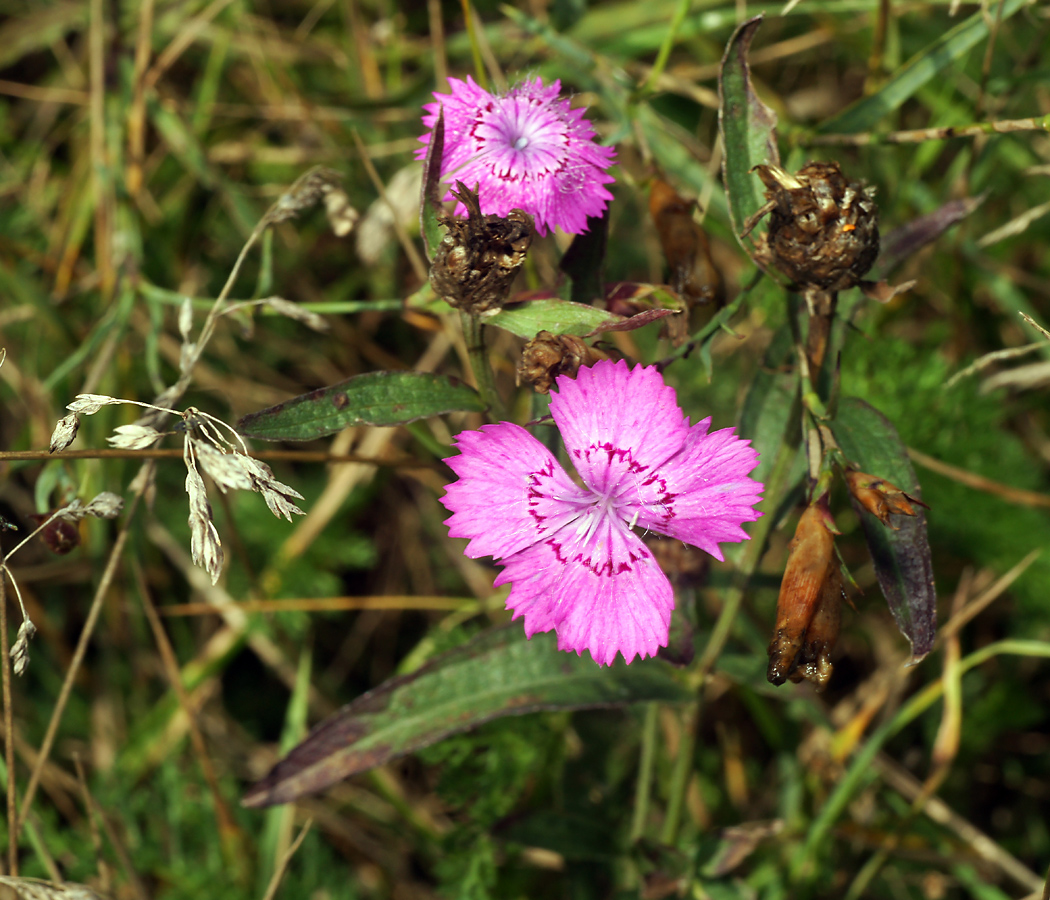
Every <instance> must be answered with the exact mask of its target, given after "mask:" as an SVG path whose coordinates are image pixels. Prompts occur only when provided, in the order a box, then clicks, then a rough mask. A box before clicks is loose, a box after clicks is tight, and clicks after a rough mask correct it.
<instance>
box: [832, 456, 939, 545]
mask: <svg viewBox="0 0 1050 900" xmlns="http://www.w3.org/2000/svg"><path fill="white" fill-rule="evenodd" d="M846 483H847V484H848V485H849V492H850V493H851V494H852V495H853V499H854V500H856V501H857V503H859V504H860V505H861V506H863V507H864V508H865V509H866V510H867V511H868V512H870V513H871V514H872V515H873V516H875V518H877V519H878V520H879V521H880V522H882V524H883V525H885V526H886V527H887V528H892V529H893V530H894V531H896V530H897V528H898V526H897V525H894V524H893V523H892V521H891V520H890V516H891V515H898V516H914V515H915V507H914V506H912V504H913V503H917V504H919V506H926V504H925V503H923V502H922V501H921V500H919V499H918V498H917V497H912V496H910V495H909V494H906V493H904V491H902V490H901V489H900V488H899V487H897V486H896V485H894V484H890V482H888V481H884V480H883V479H881V478H876V477H875V476H874V475H868V474H867V473H866V472H858V471H857V470H856V469H848V470H847V471H846Z"/></svg>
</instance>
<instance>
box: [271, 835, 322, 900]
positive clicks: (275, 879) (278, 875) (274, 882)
mask: <svg viewBox="0 0 1050 900" xmlns="http://www.w3.org/2000/svg"><path fill="white" fill-rule="evenodd" d="M313 824H314V820H313V819H307V820H306V823H305V824H304V825H303V827H302V829H301V830H300V832H299V835H298V837H296V839H295V840H294V841H293V842H292V846H291V847H289V848H288V850H287V851H286V852H285V854H284V855H283V856H282V857H281V860H280V862H278V863H277V867H276V868H275V869H274V870H273V875H272V877H271V878H270V883H269V884H268V885H267V887H266V893H265V894H263V900H273V898H274V897H276V896H277V889H278V888H279V887H280V886H281V881H282V879H283V878H284V873H285V872H287V871H288V865H289V864H290V863H291V861H292V857H293V856H295V852H296V851H297V850H298V849H299V845H300V844H302V842H303V840H304V839H305V838H306V835H307V834H308V833H309V831H310V829H311V828H312V827H313Z"/></svg>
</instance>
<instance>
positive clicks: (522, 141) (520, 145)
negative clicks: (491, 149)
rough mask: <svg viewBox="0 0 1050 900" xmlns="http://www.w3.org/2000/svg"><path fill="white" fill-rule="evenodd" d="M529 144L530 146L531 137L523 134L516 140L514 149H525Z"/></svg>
mask: <svg viewBox="0 0 1050 900" xmlns="http://www.w3.org/2000/svg"><path fill="white" fill-rule="evenodd" d="M528 146H529V139H528V138H527V137H525V135H522V136H521V137H520V138H518V139H517V140H516V141H515V142H514V149H515V150H524V149H525V148H526V147H528Z"/></svg>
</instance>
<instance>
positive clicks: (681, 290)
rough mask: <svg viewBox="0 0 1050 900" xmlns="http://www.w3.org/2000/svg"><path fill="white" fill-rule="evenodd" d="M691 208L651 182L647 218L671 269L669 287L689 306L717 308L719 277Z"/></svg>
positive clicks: (669, 190) (669, 189) (720, 298)
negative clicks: (698, 305) (653, 225)
mask: <svg viewBox="0 0 1050 900" xmlns="http://www.w3.org/2000/svg"><path fill="white" fill-rule="evenodd" d="M694 206H695V204H694V203H692V202H690V201H688V200H686V199H685V197H682V196H681V195H680V194H679V193H678V192H677V191H676V190H675V189H674V188H673V187H671V185H669V184H668V183H667V182H666V181H661V180H660V179H659V178H654V179H653V182H652V185H651V187H650V188H649V215H650V216H652V218H653V222H654V223H655V225H656V232H657V234H658V235H659V236H660V247H661V249H662V250H663V251H664V259H666V260H667V265H668V267H669V268H670V270H671V272H670V282H671V287H672V288H673V289H674V291H675V293H677V294H678V295H679V296H681V297H682V298H683V299H684V300H685V301H686V302H687V303H689V304H690V305H692V304H697V303H699V304H704V303H716V304H717V305H718V306H721V305H722V304H723V302H724V300H725V295H724V292H723V288H722V276H721V274H720V273H719V271H718V269H716V268H715V264H714V262H712V260H711V248H710V246H709V244H708V241H707V234H706V233H705V232H704V229H703V228H701V227H700V226H699V225H698V224H697V223H696V221H695V220H694V219H693V207H694Z"/></svg>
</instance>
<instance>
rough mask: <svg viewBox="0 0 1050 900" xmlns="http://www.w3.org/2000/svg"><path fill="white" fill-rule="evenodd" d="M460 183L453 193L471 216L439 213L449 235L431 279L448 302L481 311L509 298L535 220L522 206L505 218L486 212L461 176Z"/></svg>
mask: <svg viewBox="0 0 1050 900" xmlns="http://www.w3.org/2000/svg"><path fill="white" fill-rule="evenodd" d="M456 187H457V188H458V191H453V192H452V196H453V197H455V198H457V199H458V200H460V201H461V202H462V203H463V205H464V206H465V207H466V208H467V214H468V217H467V218H466V219H464V218H462V217H461V216H454V215H448V214H445V213H443V214H442V215H441V216H440V222H441V224H442V225H443V226H444V227H445V229H446V234H445V237H444V239H443V240H442V241H441V243H440V244H439V245H438V249H437V252H436V253H435V255H434V264H433V265H432V266H431V269H430V283H431V285H432V286H433V288H434V291H435V292H436V293H437V294H438V296H440V297H442V298H444V299H445V301H447V302H448V304H449V305H450V306H454V307H455V308H456V309H462V310H463V311H464V312H467V313H470V314H471V315H478V314H479V313H483V312H487V311H488V310H490V309H498V308H499V307H501V306H502V305H503V303H504V302H505V301H506V299H507V295H508V294H509V293H510V286H511V283H512V282H513V281H514V277H515V276H516V275H517V274H518V269H519V268H520V267H521V264H522V263H523V262H524V261H525V254H526V253H527V252H528V249H529V245H530V244H531V243H532V235H533V232H534V227H533V221H532V216H530V215H529V214H528V213H526V212H523V211H522V210H520V209H512V210H511V211H510V212H509V213H508V214H507V216H506V217H503V216H495V215H491V216H483V215H482V214H481V207H480V205H479V203H478V195H477V193H475V192H474V191H472V190H470V189H469V188H467V186H466V185H464V184H463V182H461V181H457V182H456Z"/></svg>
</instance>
